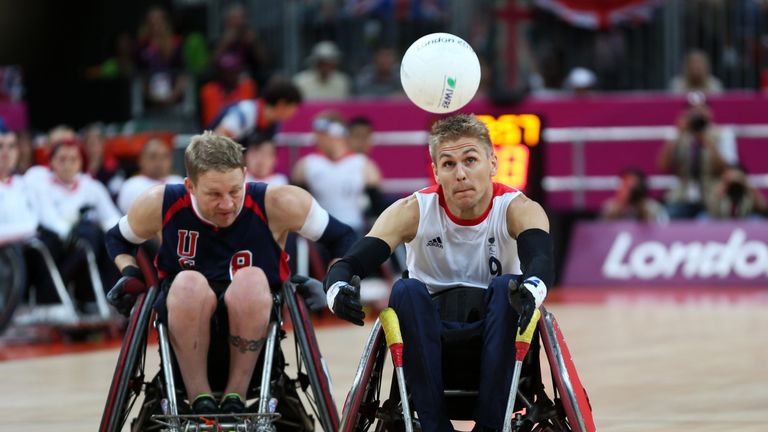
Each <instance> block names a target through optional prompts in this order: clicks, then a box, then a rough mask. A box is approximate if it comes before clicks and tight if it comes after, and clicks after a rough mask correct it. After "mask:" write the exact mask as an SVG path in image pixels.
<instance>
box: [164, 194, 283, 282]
mask: <svg viewBox="0 0 768 432" xmlns="http://www.w3.org/2000/svg"><path fill="white" fill-rule="evenodd" d="M266 190H267V185H266V183H246V185H245V197H244V200H243V207H242V209H241V210H240V214H239V215H237V218H235V221H234V222H233V223H232V225H230V226H228V227H226V228H219V227H217V226H215V225H212V224H210V223H209V222H207V221H205V220H204V219H203V218H202V217H201V216H200V215H199V214H198V211H197V209H196V208H195V206H194V205H193V203H192V196H191V195H190V194H189V192H187V190H186V188H185V187H184V185H182V184H178V185H177V184H173V185H166V186H165V195H164V197H163V231H162V232H163V242H162V245H161V246H160V251H159V252H158V254H157V258H156V259H155V265H156V266H157V270H158V273H159V275H160V277H161V278H165V277H168V276H172V275H175V274H176V273H179V272H180V271H182V270H196V271H199V272H200V273H202V274H203V275H204V276H205V277H206V279H208V280H209V281H212V282H230V281H232V276H233V275H234V274H235V272H236V271H237V270H238V269H240V268H243V267H248V266H254V267H259V268H261V269H262V270H263V271H264V273H265V274H266V275H267V281H269V285H270V286H271V287H272V288H273V289H279V288H280V286H281V285H282V283H283V282H284V281H285V280H286V279H288V277H289V275H290V271H289V269H288V255H287V254H286V253H285V251H284V250H283V249H282V248H281V247H280V245H278V244H277V242H276V241H275V239H274V237H272V231H270V229H269V226H268V225H267V222H268V220H267V212H266V211H265V207H264V196H265V193H266Z"/></svg>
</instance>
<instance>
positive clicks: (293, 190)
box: [252, 183, 311, 209]
mask: <svg viewBox="0 0 768 432" xmlns="http://www.w3.org/2000/svg"><path fill="white" fill-rule="evenodd" d="M252 184H254V185H255V184H257V183H252ZM263 184H264V185H265V187H266V191H265V192H264V201H265V202H266V204H267V206H270V207H276V208H280V209H288V208H291V207H294V206H297V205H299V204H300V203H301V202H302V201H304V200H306V199H308V198H311V196H310V195H309V192H307V191H305V190H304V189H302V188H300V187H298V186H294V185H290V184H284V185H276V184H266V183H263Z"/></svg>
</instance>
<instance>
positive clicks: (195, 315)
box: [166, 271, 216, 402]
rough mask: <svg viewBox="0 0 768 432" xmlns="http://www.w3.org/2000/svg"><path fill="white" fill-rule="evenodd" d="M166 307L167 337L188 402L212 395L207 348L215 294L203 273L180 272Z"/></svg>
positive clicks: (172, 284)
mask: <svg viewBox="0 0 768 432" xmlns="http://www.w3.org/2000/svg"><path fill="white" fill-rule="evenodd" d="M166 304H167V306H168V335H169V338H170V340H171V345H172V346H173V351H174V353H176V359H177V360H178V362H179V368H181V376H182V378H183V379H184V385H185V386H186V388H187V394H188V396H189V398H190V402H191V401H192V400H194V399H195V397H196V396H198V395H200V394H203V393H211V386H210V384H209V383H208V346H209V345H210V339H211V317H212V316H213V313H214V312H215V311H216V294H215V293H214V292H213V290H212V289H211V287H210V286H209V285H208V281H207V280H206V279H205V277H204V276H203V275H202V274H200V273H198V272H196V271H183V272H181V273H179V274H178V275H177V276H176V278H175V279H174V280H173V282H172V283H171V289H170V291H169V293H168V300H167V302H166Z"/></svg>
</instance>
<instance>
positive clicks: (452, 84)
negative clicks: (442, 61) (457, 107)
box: [441, 77, 456, 109]
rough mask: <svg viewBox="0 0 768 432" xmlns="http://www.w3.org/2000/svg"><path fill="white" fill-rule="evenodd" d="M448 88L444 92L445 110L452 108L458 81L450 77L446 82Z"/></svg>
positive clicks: (443, 103)
mask: <svg viewBox="0 0 768 432" xmlns="http://www.w3.org/2000/svg"><path fill="white" fill-rule="evenodd" d="M445 83H446V85H447V87H446V88H445V90H444V91H443V101H442V104H441V106H442V107H443V108H445V109H448V108H450V107H451V101H452V100H453V93H454V92H455V91H456V79H454V78H451V77H448V78H447V79H446V80H445Z"/></svg>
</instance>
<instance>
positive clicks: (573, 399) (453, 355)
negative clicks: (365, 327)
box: [339, 287, 595, 432]
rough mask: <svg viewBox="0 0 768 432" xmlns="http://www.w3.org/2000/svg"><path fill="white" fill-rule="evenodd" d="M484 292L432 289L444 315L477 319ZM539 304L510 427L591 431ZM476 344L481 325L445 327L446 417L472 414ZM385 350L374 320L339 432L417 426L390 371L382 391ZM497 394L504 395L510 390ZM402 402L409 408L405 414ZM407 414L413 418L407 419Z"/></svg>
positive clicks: (553, 327)
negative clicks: (547, 377) (547, 375)
mask: <svg viewBox="0 0 768 432" xmlns="http://www.w3.org/2000/svg"><path fill="white" fill-rule="evenodd" d="M483 291H484V290H483V289H478V288H467V287H458V288H453V289H450V290H447V291H445V292H442V293H440V294H438V295H436V296H434V297H433V302H435V303H437V304H438V305H439V306H440V316H441V319H443V320H448V321H462V322H474V321H477V320H479V319H480V318H481V317H482V316H484V315H485V304H484V301H483ZM540 311H541V319H540V320H539V322H538V324H537V326H536V330H535V331H534V334H533V339H532V340H531V343H530V349H529V351H528V353H527V355H526V356H525V359H524V360H523V363H522V378H521V379H520V381H519V386H518V387H517V392H516V399H515V400H514V401H513V403H514V415H513V416H512V420H511V425H509V426H511V428H510V430H513V431H520V432H522V431H526V432H528V431H548V432H569V431H578V432H593V431H594V430H595V425H594V421H593V419H592V410H591V407H590V404H589V400H588V398H587V394H586V391H585V390H584V388H583V386H582V385H581V382H580V381H579V377H578V375H577V373H576V369H575V366H574V364H573V361H572V360H571V355H570V353H569V351H568V347H567V345H566V343H565V339H564V338H563V334H562V332H561V331H560V327H559V326H558V324H557V321H556V320H555V317H554V316H553V315H552V314H551V313H549V312H547V311H546V309H545V308H544V307H541V308H540ZM398 331H399V330H398ZM542 345H543V347H544V350H545V352H546V357H547V360H548V363H549V370H550V372H551V385H550V386H549V387H548V391H545V386H544V382H543V378H544V377H542V371H541V367H540V366H541V365H540V361H539V360H540V357H539V354H540V347H541V346H542ZM481 347H482V333H481V332H478V331H467V330H465V329H457V330H448V331H446V332H445V333H444V334H443V338H442V351H443V352H442V358H443V382H444V387H445V391H444V397H445V400H446V406H447V410H448V413H449V415H450V417H451V420H472V418H473V417H472V414H473V412H472V411H473V408H474V404H475V399H476V397H477V394H478V391H477V388H478V387H477V386H478V383H479V377H480V368H479V365H480V348H481ZM404 349H407V347H404ZM386 357H387V343H386V342H385V335H384V328H383V326H382V320H381V319H378V320H377V321H376V323H375V324H374V327H373V329H372V330H371V333H370V335H369V337H368V340H367V342H366V345H365V348H364V350H363V356H362V358H361V360H360V363H359V366H358V368H357V372H356V374H355V378H354V380H353V383H352V387H351V389H350V391H349V393H348V394H347V398H346V400H345V402H344V408H343V410H342V418H341V424H340V427H339V431H340V432H353V431H354V432H365V431H369V430H372V431H377V432H380V431H398V432H399V431H410V430H415V431H420V430H421V428H420V425H419V423H418V420H415V417H416V415H415V412H414V411H413V410H412V407H413V404H412V403H411V402H410V396H408V401H407V403H403V402H402V398H401V396H400V395H401V394H408V393H407V390H406V389H405V386H404V387H403V388H402V389H399V387H398V382H396V381H397V380H396V379H395V378H396V376H395V374H393V376H392V384H391V386H390V391H389V396H386V395H382V394H381V393H382V387H383V383H382V381H383V380H384V376H385V373H384V372H385V371H384V364H385V363H386ZM468 365H474V366H472V367H468ZM512 366H513V365H510V367H512ZM513 385H514V384H513ZM499 397H504V398H507V395H500V396H499ZM404 407H406V409H407V411H408V412H407V413H404ZM510 408H511V407H510ZM510 412H511V411H510ZM407 419H413V420H407ZM406 421H410V422H411V424H409V425H406V424H405V422H406Z"/></svg>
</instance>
